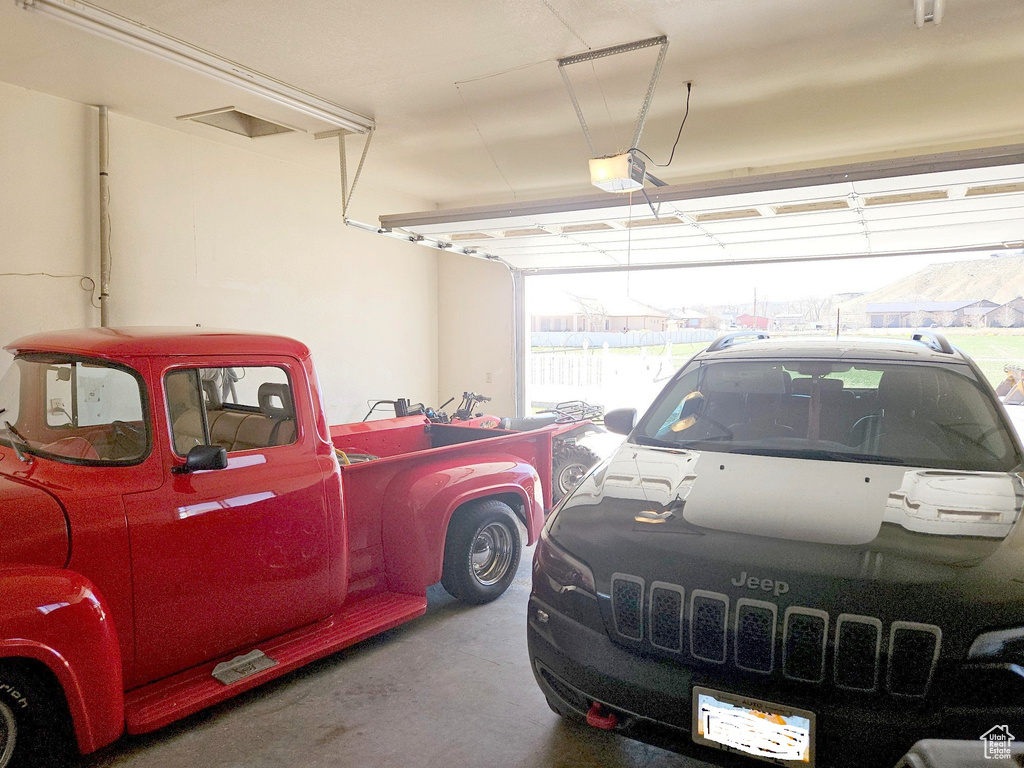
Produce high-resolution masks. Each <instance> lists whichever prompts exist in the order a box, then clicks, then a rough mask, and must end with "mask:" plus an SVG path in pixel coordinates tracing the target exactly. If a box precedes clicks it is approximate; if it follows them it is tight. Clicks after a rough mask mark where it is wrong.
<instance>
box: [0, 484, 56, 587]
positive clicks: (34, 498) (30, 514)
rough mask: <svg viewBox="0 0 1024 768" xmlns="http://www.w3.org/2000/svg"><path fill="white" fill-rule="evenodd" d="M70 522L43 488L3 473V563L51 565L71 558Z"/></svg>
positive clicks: (0, 528)
mask: <svg viewBox="0 0 1024 768" xmlns="http://www.w3.org/2000/svg"><path fill="white" fill-rule="evenodd" d="M68 543H69V542H68V522H67V518H66V517H65V515H64V510H63V509H62V508H61V506H60V504H58V503H57V501H56V499H54V498H53V496H51V495H50V494H49V493H47V492H46V491H45V490H43V489H42V488H39V487H38V486H36V485H34V484H31V483H29V482H26V481H23V480H15V479H13V478H11V477H8V476H6V475H0V565H14V564H18V565H23V564H24V565H49V566H53V567H55V568H62V567H63V566H64V565H65V564H66V563H67V560H68Z"/></svg>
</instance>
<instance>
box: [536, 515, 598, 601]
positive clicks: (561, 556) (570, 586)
mask: <svg viewBox="0 0 1024 768" xmlns="http://www.w3.org/2000/svg"><path fill="white" fill-rule="evenodd" d="M533 572H534V575H535V576H536V575H539V574H543V575H544V576H546V577H547V578H548V580H549V581H550V583H551V588H552V589H553V590H554V591H556V592H558V593H559V594H561V593H565V592H579V593H581V594H584V595H587V596H588V597H594V598H596V597H597V588H596V587H595V586H594V574H593V572H592V571H591V570H590V569H589V568H588V567H587V566H586V565H584V564H583V563H581V562H580V561H579V560H577V559H576V558H575V557H573V556H572V555H570V554H569V553H568V552H566V551H565V550H564V549H562V548H561V547H559V546H558V545H557V544H555V542H554V541H552V539H551V537H550V536H549V535H548V531H547V528H545V529H544V530H543V531H541V534H540V541H538V542H537V551H536V552H535V553H534V557H533Z"/></svg>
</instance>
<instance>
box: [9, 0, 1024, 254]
mask: <svg viewBox="0 0 1024 768" xmlns="http://www.w3.org/2000/svg"><path fill="white" fill-rule="evenodd" d="M68 2H73V0H68ZM95 4H96V5H98V6H100V7H101V8H104V9H106V10H109V11H113V12H115V13H118V14H121V15H124V16H126V17H129V18H131V19H133V20H135V21H138V22H140V23H142V24H145V25H148V26H150V27H152V28H154V29H157V30H159V31H160V32H163V33H165V34H167V35H171V36H173V37H175V38H178V39H180V40H183V41H186V42H188V43H190V44H192V45H195V46H198V47H200V48H202V49H204V50H206V51H210V52H212V53H214V54H217V55H219V56H221V57H224V58H226V59H229V60H231V61H234V62H238V63H239V64H242V65H244V66H246V67H248V68H251V69H253V70H255V71H257V72H260V73H263V74H265V75H267V76H270V77H273V78H276V79H278V80H281V81H283V82H285V83H288V84H290V85H292V86H294V87H296V88H299V89H302V90H305V91H308V92H310V93H313V94H315V95H317V96H319V97H321V98H323V99H326V100H328V101H331V102H333V103H335V104H339V105H342V106H344V107H346V108H348V109H350V110H353V111H355V112H358V113H361V114H365V115H367V116H369V117H372V118H373V119H374V120H375V122H376V125H377V132H376V137H377V138H375V139H374V142H373V148H372V151H371V153H370V156H369V158H368V160H367V164H366V168H365V171H364V175H363V177H362V178H363V181H362V182H361V184H365V185H367V186H375V187H377V188H379V189H390V190H394V191H397V192H401V193H402V194H404V195H407V196H412V197H415V198H418V199H420V200H422V201H424V204H425V205H424V206H421V207H426V205H437V206H444V207H457V206H464V205H468V204H479V203H488V202H495V203H497V202H507V201H510V200H512V201H523V200H533V199H541V198H550V197H555V196H561V195H579V194H583V193H585V192H587V191H589V182H588V177H587V164H586V160H587V157H588V155H589V151H588V149H587V146H586V142H585V140H584V138H583V135H582V132H581V131H580V127H579V124H578V122H577V120H576V116H575V114H574V112H573V109H572V105H571V103H570V101H569V99H568V96H567V94H566V91H565V88H564V85H563V84H562V82H561V79H560V77H559V75H558V71H557V66H556V64H555V59H557V58H558V57H561V56H566V55H569V54H573V53H578V52H581V51H586V50H587V49H593V48H600V47H603V46H607V45H614V44H618V43H624V42H629V41H631V40H637V39H642V38H646V37H652V36H655V35H659V34H665V35H667V36H668V38H669V41H670V47H669V50H668V55H667V59H666V61H665V65H664V69H663V71H662V75H661V79H660V81H659V84H658V88H657V90H656V91H655V94H654V101H653V104H652V108H651V113H650V117H649V120H648V124H647V128H646V130H645V131H644V136H643V141H642V144H641V148H642V149H644V150H645V151H647V152H649V153H650V154H652V155H653V156H654V157H655V158H656V159H663V158H664V157H665V156H666V155H667V152H668V149H669V147H670V145H671V142H672V139H673V138H674V137H675V132H676V130H677V128H678V124H679V119H680V117H681V115H682V106H683V103H684V99H685V87H684V85H683V84H684V83H685V82H686V81H687V80H692V81H693V83H694V88H693V97H692V104H691V113H690V118H689V120H688V122H687V126H686V130H685V132H684V134H683V141H682V143H681V144H680V150H679V152H678V153H677V155H676V159H675V161H674V162H673V164H672V166H671V167H670V168H667V169H663V170H661V171H660V172H659V174H658V175H659V176H661V177H662V178H664V179H665V180H667V181H668V182H670V183H671V184H679V183H689V182H692V181H695V180H707V179H714V178H724V177H729V176H732V175H734V174H736V173H737V170H739V172H740V173H742V174H743V175H749V174H752V173H754V174H758V173H761V172H764V171H767V170H773V171H774V170H783V169H789V170H792V169H798V168H811V167H820V166H826V165H836V164H838V163H842V162H846V161H850V160H853V159H858V160H859V159H867V158H874V159H878V158H882V157H893V156H905V157H906V156H913V155H920V154H923V153H927V152H934V151H940V150H943V149H962V148H965V147H968V146H970V147H979V146H1000V145H1008V144H1017V143H1022V142H1024V118H1022V116H1024V89H1021V88H1017V87H1014V85H1013V84H1015V83H1019V82H1024V35H1022V34H1020V31H1021V29H1022V28H1024V2H1021V0H948V1H947V3H946V13H945V18H944V20H943V23H942V25H941V26H938V27H936V26H934V25H931V24H929V25H926V26H925V28H924V29H917V28H916V27H915V25H914V23H913V9H912V6H911V2H910V0H857V2H849V1H848V0H843V1H842V2H840V0H760V1H759V2H751V0H682V1H679V2H654V3H652V2H649V1H648V0H625V1H623V0H510V1H509V2H502V3H494V2H489V1H488V0H454V1H453V2H448V3H445V4H443V6H439V5H438V4H437V3H434V2H428V1H426V0H423V1H421V2H410V1H409V0H405V1H403V2H400V1H399V0H381V1H380V2H377V3H373V4H366V3H362V2H356V0H343V1H341V2H334V3H322V2H316V0H294V1H293V2H289V3H280V2H276V1H275V0H217V1H216V2H211V1H210V0H97V2H96V3H95ZM648 53H650V52H648ZM651 56H653V54H651ZM605 64H607V67H606V68H602V67H605ZM651 64H652V60H651V57H650V56H645V55H644V53H643V52H638V53H637V54H636V55H635V56H633V55H630V56H628V57H615V59H614V61H613V60H607V61H605V62H604V64H598V65H595V66H594V68H592V70H591V71H590V72H589V73H588V72H586V71H585V70H582V71H581V73H580V75H579V76H580V77H581V80H580V81H579V82H578V83H577V86H578V88H579V92H580V95H581V106H582V108H583V110H584V111H585V112H587V113H588V119H589V121H590V122H592V125H593V126H594V127H595V131H596V132H597V134H598V137H599V140H600V142H601V144H600V145H599V147H598V148H599V149H600V150H602V151H604V149H605V148H607V149H608V150H609V151H614V150H615V149H617V148H618V147H617V143H618V142H620V141H621V137H622V135H623V134H625V135H627V136H628V133H629V127H630V126H631V124H632V121H633V119H634V117H635V115H636V108H637V104H638V101H639V98H640V95H641V93H642V90H643V88H644V86H645V84H646V82H647V79H648V78H649V76H650V71H651ZM0 81H3V82H7V83H12V84H14V85H18V86H23V87H26V88H30V89H32V90H36V91H41V92H44V93H51V94H54V95H57V96H62V97H65V98H69V99H73V100H75V101H79V102H82V103H87V104H100V103H104V104H108V105H109V106H110V108H111V110H112V111H113V112H115V113H119V114H124V115H128V116H132V117H136V118H139V119H142V120H146V121H148V122H152V123H156V124H159V125H164V126H167V127H168V128H172V129H174V130H179V131H184V132H188V133H191V134H193V135H196V136H200V137H203V138H208V139H210V140H212V141H219V142H225V143H229V144H235V145H237V146H243V147H246V148H247V149H250V150H252V151H255V152H261V153H266V154H269V155H273V156H276V157H280V158H282V159H285V160H288V161H292V162H302V163H308V164H311V165H316V166H317V167H321V168H328V169H333V168H336V167H337V163H336V158H335V157H334V153H335V152H336V151H337V149H336V145H333V144H332V143H331V142H314V141H313V139H312V136H311V135H310V134H312V133H315V132H317V131H319V130H322V129H323V128H324V126H322V125H320V124H317V122H316V121H315V120H308V119H306V118H303V117H302V116H300V115H297V114H291V113H289V111H288V110H287V109H285V108H282V107H279V106H277V105H274V104H272V103H269V102H264V101H261V100H259V99H258V98H257V97H255V96H252V95H249V94H245V93H242V92H239V91H237V90H234V89H232V88H231V87H229V86H226V85H224V84H222V83H219V82H217V81H214V80H209V79H206V78H204V77H203V76H201V75H199V74H196V73H194V72H191V71H188V70H185V69H183V68H181V67H177V66H175V65H173V64H170V63H167V62H163V61H160V60H157V59H153V58H150V57H148V56H146V55H145V54H142V53H139V52H136V51H133V50H131V49H128V48H124V47H122V46H119V45H118V44H116V43H114V42H111V41H109V40H105V39H103V38H99V37H95V36H92V35H90V34H88V33H86V32H84V31H82V30H79V29H77V28H74V27H71V26H68V25H64V24H62V23H60V22H58V21H55V20H53V19H51V18H49V17H47V16H45V15H44V14H41V13H38V12H32V11H26V10H23V9H20V8H17V7H15V6H14V4H13V3H12V2H10V1H9V2H7V3H3V4H0ZM227 106H234V107H236V108H237V109H239V110H242V111H245V112H247V113H250V114H253V115H256V116H258V117H263V118H267V119H269V120H272V121H276V122H280V123H283V124H285V125H291V126H294V127H297V128H299V129H300V130H301V131H302V132H300V133H296V134H281V135H275V136H266V137H262V138H259V139H247V138H244V137H236V136H232V135H230V134H226V133H224V132H222V131H218V130H217V129H215V128H212V127H209V126H206V125H200V124H186V123H181V122H178V121H176V120H175V118H176V117H177V116H179V115H184V114H192V113H197V112H204V111H208V110H213V109H221V108H224V107H227ZM5 117H8V118H11V117H16V116H5ZM112 140H113V141H114V145H113V149H114V151H115V152H116V135H114V136H112ZM352 145H353V146H352V152H353V154H355V153H358V151H359V146H358V142H352ZM351 159H352V161H353V162H354V161H355V157H353V158H351ZM848 193H849V190H846V191H844V192H843V194H844V195H845V194H848ZM755 202H756V201H755ZM770 203H771V201H765V202H763V204H765V205H768V204H770ZM737 204H738V203H737ZM758 204H759V205H761V204H762V203H760V202H759V203H758ZM681 210H682V209H681ZM682 212H683V214H684V215H685V214H686V211H685V210H682ZM634 215H635V216H636V217H639V216H640V213H639V211H638V212H637V213H635V214H634ZM843 215H847V214H843ZM764 218H769V216H764ZM847 218H849V215H847ZM844 221H845V220H844ZM846 223H847V224H848V223H849V222H846ZM748 224H749V223H748ZM730 226H734V227H736V228H742V227H741V225H740V224H738V223H736V222H733V224H732V225H730ZM742 226H746V225H742ZM718 229H722V227H718V226H716V227H715V230H718ZM639 230H640V228H639V227H638V228H636V229H635V230H634V233H636V232H639ZM651 234H652V235H653V234H654V233H653V230H652V233H651ZM720 234H722V235H723V236H724V235H726V234H727V233H726V232H724V231H723V232H721V233H720Z"/></svg>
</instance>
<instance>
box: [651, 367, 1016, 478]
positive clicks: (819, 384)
mask: <svg viewBox="0 0 1024 768" xmlns="http://www.w3.org/2000/svg"><path fill="white" fill-rule="evenodd" d="M1010 429H1012V428H1011V427H1009V425H1008V424H1007V423H1006V421H1005V419H1004V418H1003V416H1002V414H1001V413H1000V412H999V410H998V407H997V405H996V403H995V401H994V398H993V397H992V395H991V394H990V393H989V392H988V391H987V390H986V389H985V388H984V387H983V386H982V385H980V384H979V383H978V382H977V381H976V380H975V378H974V376H973V373H972V372H971V369H970V368H968V367H967V366H939V365H912V364H889V363H886V364H882V363H851V362H845V361H844V362H839V361H828V360H790V361H780V360H732V361H716V362H711V363H707V362H700V363H694V364H693V367H691V368H690V369H689V370H687V371H685V372H684V373H683V374H682V375H681V376H680V377H678V378H677V379H676V380H675V382H674V383H673V384H671V385H670V386H669V387H668V388H667V389H666V391H665V392H663V393H662V395H661V396H660V397H659V399H658V400H657V401H656V402H655V404H654V405H653V406H652V408H651V409H650V410H649V411H648V412H647V414H646V415H645V416H644V418H643V419H642V420H641V422H640V424H639V425H638V427H637V430H636V432H635V439H636V440H637V442H641V443H646V444H650V445H665V446H670V447H680V448H682V447H685V448H692V449H704V450H714V451H725V452H735V453H754V454H767V455H779V456H794V457H803V458H814V459H831V460H836V461H854V462H873V463H884V464H899V465H907V466H916V467H929V468H940V469H960V470H979V471H1003V472H1006V471H1012V470H1014V469H1016V468H1017V467H1018V466H1019V464H1020V462H1021V457H1020V455H1019V453H1018V449H1017V447H1016V445H1015V443H1014V440H1013V438H1012V436H1011V433H1010Z"/></svg>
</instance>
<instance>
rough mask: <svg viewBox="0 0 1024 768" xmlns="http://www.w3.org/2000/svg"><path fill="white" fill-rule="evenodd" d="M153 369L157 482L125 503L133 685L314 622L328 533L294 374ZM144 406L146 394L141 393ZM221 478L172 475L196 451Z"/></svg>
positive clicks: (322, 611)
mask: <svg viewBox="0 0 1024 768" xmlns="http://www.w3.org/2000/svg"><path fill="white" fill-rule="evenodd" d="M238 362H239V361H238V360H237V359H235V360H232V361H227V360H225V361H216V360H211V361H210V362H209V363H207V362H205V361H204V365H203V367H202V368H199V367H192V368H181V367H171V366H172V365H173V363H172V362H171V361H168V362H167V364H165V365H164V366H163V367H162V370H163V374H162V375H161V376H160V382H161V385H162V388H163V391H162V393H161V395H162V399H163V403H164V404H165V408H166V411H165V412H166V418H165V419H162V420H158V421H162V422H163V424H161V425H160V426H159V427H158V433H161V432H162V445H163V449H164V452H165V454H166V456H165V461H164V465H165V467H164V468H165V472H166V476H165V481H164V484H163V486H162V487H161V488H160V489H159V490H157V491H154V492H150V493H142V494H137V495H134V496H129V497H127V508H128V523H129V531H130V536H131V547H132V570H133V581H134V594H135V613H136V654H137V661H138V672H139V675H138V676H139V678H140V679H139V680H137V681H136V682H138V683H141V682H145V681H148V680H153V679H156V678H159V677H162V676H164V675H167V674H171V673H173V672H176V671H178V670H180V669H184V668H187V667H191V666H194V665H196V664H199V663H201V662H203V661H206V660H208V659H211V658H214V657H217V656H220V655H223V654H226V653H228V652H231V651H234V650H238V651H241V652H244V651H247V650H250V649H251V648H253V647H256V646H257V645H258V643H259V641H260V640H263V639H266V638H269V637H273V636H275V635H279V634H281V633H283V632H286V631H288V630H289V629H292V628H295V627H299V626H302V625H304V624H308V623H311V622H314V621H316V620H318V619H320V618H323V617H324V616H326V615H327V614H328V613H329V612H330V611H329V607H328V589H329V563H328V545H329V541H328V539H329V526H328V519H327V518H328V509H327V505H326V499H325V496H324V483H323V477H322V475H321V472H320V468H319V463H318V461H317V459H316V452H315V446H314V442H313V441H314V439H315V430H314V429H313V428H312V424H313V413H312V406H311V404H310V403H309V398H308V396H307V395H306V394H305V393H306V392H308V388H306V387H303V386H300V385H299V383H300V382H303V381H304V373H303V371H302V369H301V367H300V366H299V365H298V363H297V362H295V361H288V362H283V361H277V362H274V363H273V364H270V363H267V364H256V363H246V364H245V365H241V366H240V365H239V364H238ZM154 396H156V393H154ZM202 444H207V445H210V444H212V445H219V446H221V447H223V448H225V449H226V450H227V455H228V466H227V468H226V469H221V470H212V471H201V472H194V473H191V474H174V473H172V472H171V469H172V467H174V466H177V465H181V464H182V463H183V461H184V458H185V456H186V455H187V454H188V451H189V450H190V449H191V448H192V447H194V446H196V445H202Z"/></svg>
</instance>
